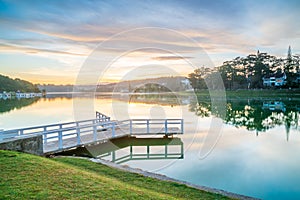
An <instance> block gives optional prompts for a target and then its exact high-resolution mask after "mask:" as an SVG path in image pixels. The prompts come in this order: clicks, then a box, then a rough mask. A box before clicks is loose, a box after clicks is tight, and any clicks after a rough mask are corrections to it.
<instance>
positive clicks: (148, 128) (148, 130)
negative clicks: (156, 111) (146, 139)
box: [147, 119, 150, 134]
mask: <svg viewBox="0 0 300 200" xmlns="http://www.w3.org/2000/svg"><path fill="white" fill-rule="evenodd" d="M149 133H150V127H149V119H147V134H149Z"/></svg>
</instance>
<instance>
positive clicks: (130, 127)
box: [129, 119, 132, 135]
mask: <svg viewBox="0 0 300 200" xmlns="http://www.w3.org/2000/svg"><path fill="white" fill-rule="evenodd" d="M129 133H130V135H132V119H131V120H130V124H129Z"/></svg>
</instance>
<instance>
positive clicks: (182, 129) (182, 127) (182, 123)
mask: <svg viewBox="0 0 300 200" xmlns="http://www.w3.org/2000/svg"><path fill="white" fill-rule="evenodd" d="M181 133H182V134H183V119H181Z"/></svg>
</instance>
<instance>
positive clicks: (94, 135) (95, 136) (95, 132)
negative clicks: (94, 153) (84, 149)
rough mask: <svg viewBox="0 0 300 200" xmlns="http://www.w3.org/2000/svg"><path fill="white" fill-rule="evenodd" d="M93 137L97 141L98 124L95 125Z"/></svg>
mask: <svg viewBox="0 0 300 200" xmlns="http://www.w3.org/2000/svg"><path fill="white" fill-rule="evenodd" d="M93 138H94V142H95V141H97V125H94V126H93Z"/></svg>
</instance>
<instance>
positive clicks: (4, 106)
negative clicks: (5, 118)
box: [0, 97, 39, 113]
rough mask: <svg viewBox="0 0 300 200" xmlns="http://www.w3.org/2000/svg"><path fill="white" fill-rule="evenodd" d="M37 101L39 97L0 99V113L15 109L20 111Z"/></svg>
mask: <svg viewBox="0 0 300 200" xmlns="http://www.w3.org/2000/svg"><path fill="white" fill-rule="evenodd" d="M38 100H39V97H35V98H21V99H20V98H11V99H0V113H5V112H9V111H12V110H15V109H21V108H22V107H26V106H29V105H31V104H33V103H35V102H37V101H38Z"/></svg>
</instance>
